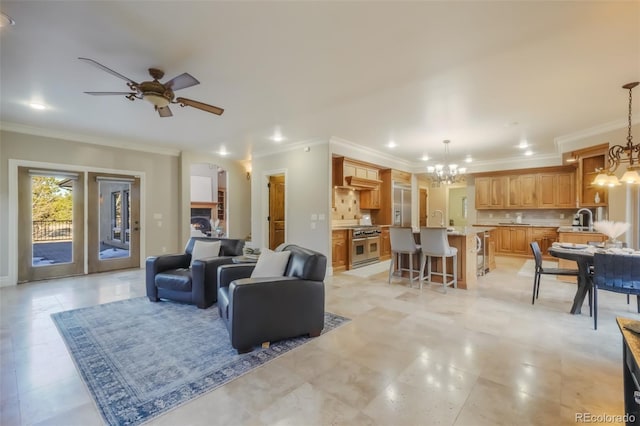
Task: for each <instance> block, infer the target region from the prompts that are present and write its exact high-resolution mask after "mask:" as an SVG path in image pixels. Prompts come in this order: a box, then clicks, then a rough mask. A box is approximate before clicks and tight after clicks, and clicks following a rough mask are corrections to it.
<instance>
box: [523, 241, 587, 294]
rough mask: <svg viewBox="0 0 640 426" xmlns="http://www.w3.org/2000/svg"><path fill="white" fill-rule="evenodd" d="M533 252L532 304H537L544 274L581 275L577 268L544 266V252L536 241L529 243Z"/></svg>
mask: <svg viewBox="0 0 640 426" xmlns="http://www.w3.org/2000/svg"><path fill="white" fill-rule="evenodd" d="M529 245H530V246H531V251H532V252H533V258H534V260H535V262H536V270H535V275H534V277H533V295H532V296H531V304H532V305H533V304H535V302H536V299H537V298H538V294H539V293H540V277H541V276H542V275H563V276H573V277H577V276H579V271H578V270H577V269H564V268H545V267H543V266H542V252H541V251H540V246H539V245H538V243H537V242H536V241H534V242H532V243H531V244H529ZM589 307H591V291H589Z"/></svg>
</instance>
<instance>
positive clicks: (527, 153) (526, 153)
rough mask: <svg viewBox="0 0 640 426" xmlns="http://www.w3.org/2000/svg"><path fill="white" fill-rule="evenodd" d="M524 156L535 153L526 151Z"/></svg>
mask: <svg viewBox="0 0 640 426" xmlns="http://www.w3.org/2000/svg"><path fill="white" fill-rule="evenodd" d="M524 155H533V151H531V150H530V149H528V150H526V151H525V152H524Z"/></svg>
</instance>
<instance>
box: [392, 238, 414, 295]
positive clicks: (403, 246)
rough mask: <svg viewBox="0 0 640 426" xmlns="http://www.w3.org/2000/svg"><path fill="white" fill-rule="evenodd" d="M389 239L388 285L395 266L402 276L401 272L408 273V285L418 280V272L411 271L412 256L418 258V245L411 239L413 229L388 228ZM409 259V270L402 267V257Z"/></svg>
mask: <svg viewBox="0 0 640 426" xmlns="http://www.w3.org/2000/svg"><path fill="white" fill-rule="evenodd" d="M389 237H390V240H391V264H390V265H389V284H391V277H392V275H393V274H394V272H395V268H396V265H397V267H398V272H399V273H400V276H402V272H403V271H409V284H410V285H411V283H412V282H413V281H415V280H418V279H420V271H419V270H417V269H416V270H414V269H413V256H415V255H417V256H418V259H419V258H420V245H418V244H416V241H415V239H414V238H413V229H411V227H408V226H406V227H400V226H392V227H391V228H389ZM403 254H406V255H408V257H409V269H407V268H406V267H403V265H402V255H403Z"/></svg>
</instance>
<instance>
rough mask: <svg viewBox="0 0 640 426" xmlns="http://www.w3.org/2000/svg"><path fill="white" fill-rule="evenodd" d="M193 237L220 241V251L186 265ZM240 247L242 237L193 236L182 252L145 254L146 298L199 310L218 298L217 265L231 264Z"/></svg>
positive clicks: (194, 238)
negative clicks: (171, 301)
mask: <svg viewBox="0 0 640 426" xmlns="http://www.w3.org/2000/svg"><path fill="white" fill-rule="evenodd" d="M196 240H203V241H220V254H219V255H218V257H212V258H208V259H203V260H194V261H193V264H192V265H191V267H189V265H190V264H191V254H192V252H193V247H194V245H195V241H196ZM243 247H244V240H237V239H231V238H200V237H192V238H190V239H189V242H188V243H187V246H186V247H185V251H184V253H180V254H167V255H162V256H151V257H148V258H147V261H146V285H147V297H148V298H149V300H150V301H152V302H158V301H160V299H169V300H175V301H177V302H183V303H191V304H194V305H196V306H197V307H198V308H201V309H205V308H208V307H209V306H211V305H213V304H214V303H215V302H216V300H217V287H218V274H217V272H218V266H220V265H226V264H229V263H232V262H233V261H232V258H233V257H234V256H240V255H242V249H243Z"/></svg>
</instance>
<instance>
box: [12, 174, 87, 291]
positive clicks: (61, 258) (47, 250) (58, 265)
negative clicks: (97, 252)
mask: <svg viewBox="0 0 640 426" xmlns="http://www.w3.org/2000/svg"><path fill="white" fill-rule="evenodd" d="M83 186H84V181H83V175H82V174H80V173H75V172H69V171H63V170H48V169H46V170H34V169H29V168H26V167H19V168H18V189H19V191H18V212H19V215H18V216H19V218H18V227H19V230H18V251H19V255H20V256H19V259H20V261H19V264H18V282H26V281H34V280H44V279H50V278H58V277H65V276H70V275H79V274H82V273H83V269H84V256H83V247H82V246H83V241H84V235H83V234H84V209H83V205H84V191H83Z"/></svg>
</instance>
